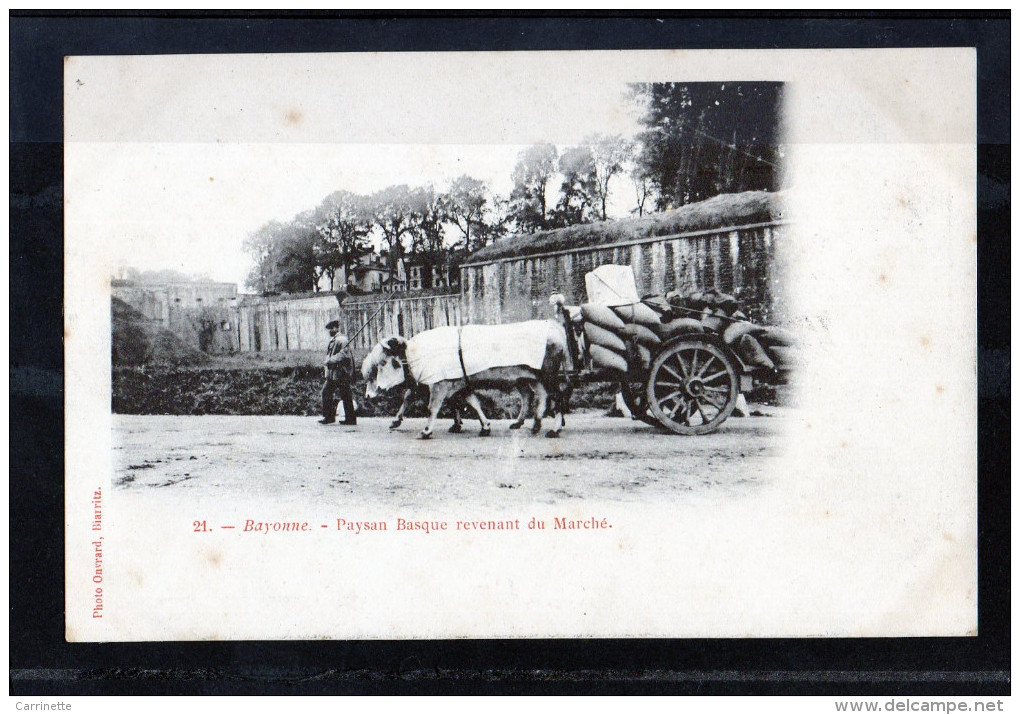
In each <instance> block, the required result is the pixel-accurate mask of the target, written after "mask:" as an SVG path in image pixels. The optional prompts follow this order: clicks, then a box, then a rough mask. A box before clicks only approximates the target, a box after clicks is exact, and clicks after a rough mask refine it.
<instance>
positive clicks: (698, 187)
mask: <svg viewBox="0 0 1020 715" xmlns="http://www.w3.org/2000/svg"><path fill="white" fill-rule="evenodd" d="M632 92H633V93H634V95H635V96H637V97H640V98H642V99H643V101H644V104H645V107H646V111H645V115H644V116H643V117H642V120H641V121H642V123H643V124H644V125H645V130H644V131H642V132H641V133H640V134H639V137H638V138H639V140H640V142H641V150H640V153H639V156H638V159H637V162H638V164H639V165H640V166H641V168H642V170H643V171H644V174H645V176H646V177H647V179H648V180H649V181H650V183H651V185H652V187H653V188H654V190H655V193H656V206H657V207H658V208H660V209H665V208H671V207H675V206H681V205H683V204H686V203H690V202H693V201H700V200H702V199H706V198H709V197H711V196H715V195H716V194H719V193H724V192H736V191H750V190H768V191H774V190H776V189H777V188H778V182H779V171H778V163H779V155H780V147H779V146H778V114H779V106H780V102H781V93H782V84H781V83H777V82H746V83H737V84H734V83H725V84H719V83H710V82H702V83H688V84H677V83H655V84H641V85H633V86H632Z"/></svg>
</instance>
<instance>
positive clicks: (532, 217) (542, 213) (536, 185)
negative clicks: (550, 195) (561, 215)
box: [510, 144, 557, 233]
mask: <svg viewBox="0 0 1020 715" xmlns="http://www.w3.org/2000/svg"><path fill="white" fill-rule="evenodd" d="M556 155H557V152H556V147H555V146H553V145H552V144H535V145H534V146H530V147H528V148H527V149H525V150H524V151H522V152H521V154H520V156H518V158H517V165H516V166H514V171H513V181H514V188H513V190H512V191H511V192H510V201H511V202H512V204H513V209H512V213H513V219H514V221H515V222H516V223H517V227H518V229H519V230H520V231H522V232H523V233H534V232H535V231H538V230H540V229H543V228H546V227H547V225H548V216H547V206H546V185H547V184H548V183H549V179H551V178H552V175H553V174H554V173H555V171H556Z"/></svg>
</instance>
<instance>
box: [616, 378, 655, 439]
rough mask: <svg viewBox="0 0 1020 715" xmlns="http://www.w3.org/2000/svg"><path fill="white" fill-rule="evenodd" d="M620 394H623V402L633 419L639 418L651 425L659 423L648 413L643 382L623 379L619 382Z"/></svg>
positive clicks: (646, 395)
mask: <svg viewBox="0 0 1020 715" xmlns="http://www.w3.org/2000/svg"><path fill="white" fill-rule="evenodd" d="M620 394H622V395H623V402H624V404H626V405H627V409H628V410H630V413H631V414H632V415H634V419H636V420H641V421H642V422H644V423H646V424H650V425H652V426H653V427H658V426H659V423H658V421H656V419H655V418H654V417H652V416H651V415H650V414H648V394H647V391H646V390H645V383H644V382H633V381H628V380H624V381H623V382H621V383H620Z"/></svg>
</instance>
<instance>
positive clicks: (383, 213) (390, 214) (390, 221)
mask: <svg viewBox="0 0 1020 715" xmlns="http://www.w3.org/2000/svg"><path fill="white" fill-rule="evenodd" d="M419 198H420V197H418V196H416V195H415V194H414V193H413V192H412V191H411V189H410V188H409V187H408V186H407V184H400V185H399V186H388V187H386V188H385V189H382V190H380V191H377V192H375V193H374V194H372V196H371V197H369V213H370V214H371V216H372V221H373V223H374V225H375V227H376V228H378V229H379V231H380V232H381V233H382V240H383V242H384V243H385V246H386V255H387V263H388V267H389V269H390V273H391V275H393V274H394V273H395V271H396V267H397V261H398V260H399V259H400V257H401V256H403V254H404V253H405V250H406V249H405V246H404V243H403V238H404V236H405V235H406V234H407V233H408V231H410V230H411V224H412V221H413V216H414V212H415V210H416V208H417V201H418V200H419Z"/></svg>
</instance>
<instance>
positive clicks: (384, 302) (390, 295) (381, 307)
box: [340, 290, 397, 352]
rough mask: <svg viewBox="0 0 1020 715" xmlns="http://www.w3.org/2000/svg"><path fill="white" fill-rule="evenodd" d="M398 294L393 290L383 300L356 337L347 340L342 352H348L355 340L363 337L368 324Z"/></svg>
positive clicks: (359, 329) (358, 330)
mask: <svg viewBox="0 0 1020 715" xmlns="http://www.w3.org/2000/svg"><path fill="white" fill-rule="evenodd" d="M396 294H397V291H396V290H392V291H390V294H389V295H388V296H386V297H385V298H383V301H382V303H381V304H380V305H379V307H378V308H377V309H376V311H375V312H374V313H372V315H371V316H369V318H368V320H366V321H365V322H364V323H362V325H361V327H360V328H358V329H357V331H356V332H355V333H354V335H352V336H351V337H350V338H348V339H347V342H346V343H345V344H344V346H343V348H342V349H341V351H340V352H343V351H344V350H346V349H347V348H349V347H350V346H351V343H353V342H354V338H356V337H358V336H359V335H361V331H363V330H364V329H365V328H367V327H368V324H369V323H371V322H372V321H373V320H375V316H377V315H379V313H381V312H382V309H383V308H385V307H386V303H388V302H389V300H390V298H392V297H393V296H395V295H396Z"/></svg>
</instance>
